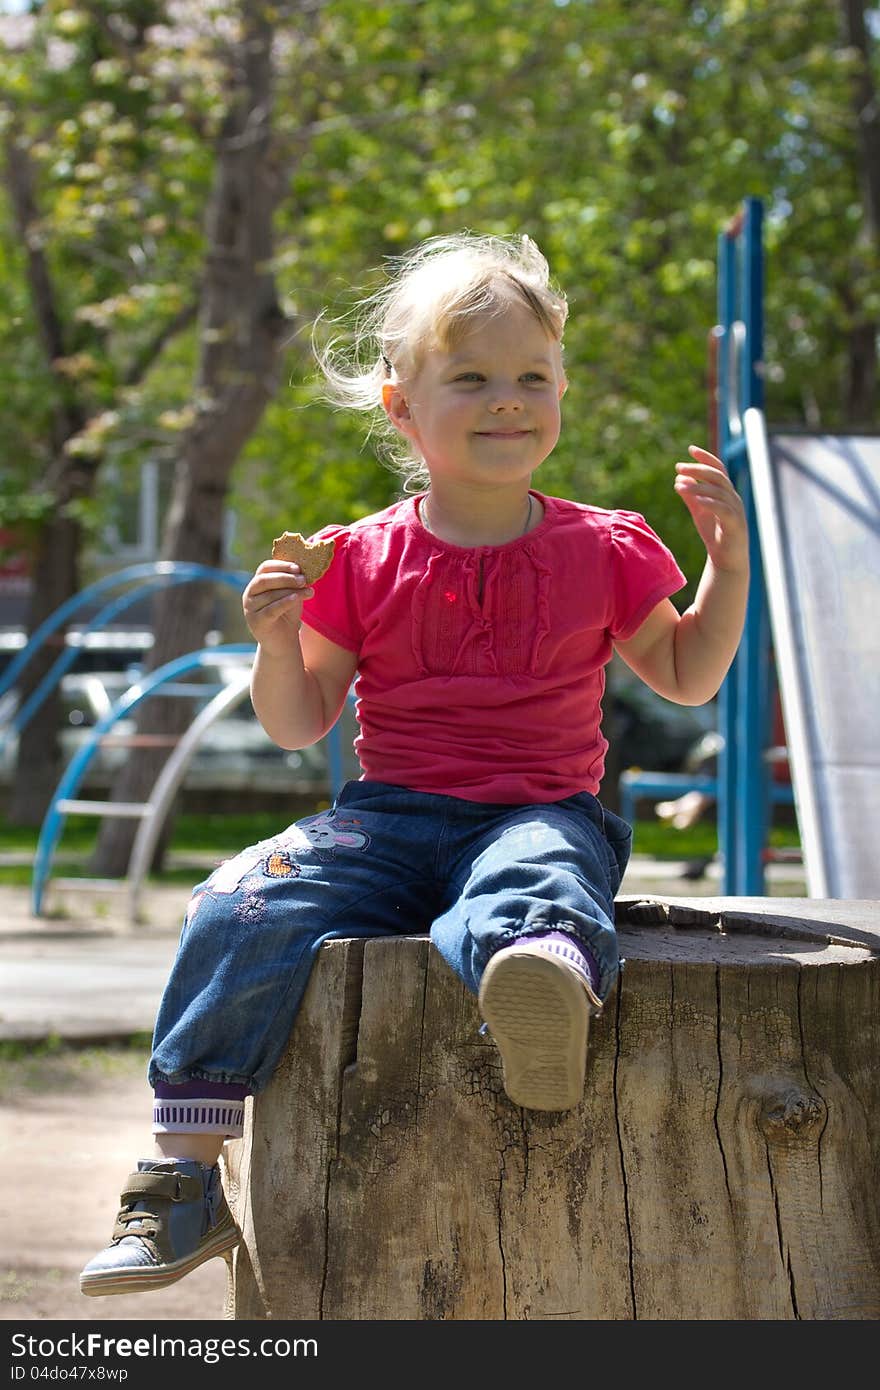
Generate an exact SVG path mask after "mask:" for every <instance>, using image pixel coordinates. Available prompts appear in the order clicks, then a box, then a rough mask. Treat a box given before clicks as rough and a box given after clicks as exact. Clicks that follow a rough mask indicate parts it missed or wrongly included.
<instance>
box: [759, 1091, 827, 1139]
mask: <svg viewBox="0 0 880 1390" xmlns="http://www.w3.org/2000/svg"><path fill="white" fill-rule="evenodd" d="M827 1113H828V1112H827V1108H826V1105H825V1102H824V1101H823V1099H822V1097H821V1096H818V1095H816V1093H815V1092H814V1091H802V1090H800V1089H799V1088H793V1089H792V1090H790V1091H786V1092H784V1093H783V1094H782V1095H780V1094H779V1093H778V1092H776V1093H775V1094H774V1095H767V1096H765V1097H764V1099H763V1100H762V1102H761V1109H760V1112H759V1116H758V1124H759V1126H760V1129H761V1133H762V1134H763V1135H764V1138H765V1139H767V1140H768V1141H771V1142H775V1143H786V1142H790V1141H791V1140H796V1141H798V1142H801V1143H802V1142H804V1141H805V1140H808V1139H812V1137H813V1136H814V1135H815V1134H816V1132H817V1131H818V1130H821V1128H822V1127H823V1126H824V1124H825V1120H826V1117H827Z"/></svg>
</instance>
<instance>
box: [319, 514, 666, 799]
mask: <svg viewBox="0 0 880 1390" xmlns="http://www.w3.org/2000/svg"><path fill="white" fill-rule="evenodd" d="M533 495H534V496H535V497H536V498H537V499H538V500H539V501H540V502H542V503H543V506H544V516H543V519H542V520H541V522H540V524H539V525H538V526H536V527H535V529H534V530H532V531H530V532H529V533H528V535H525V536H521V537H520V538H519V539H518V540H513V541H509V542H508V543H507V544H506V545H498V546H475V547H473V548H467V547H462V546H456V545H450V544H448V543H447V542H445V541H442V540H440V539H439V538H438V537H437V536H434V535H433V534H432V533H431V532H429V531H428V530H427V529H426V528H425V527H424V526H423V525H422V523H421V520H420V518H419V503H420V501H421V497H420V496H419V497H412V498H407V499H406V500H404V501H401V502H396V503H394V504H393V505H392V506H390V507H388V508H386V509H385V510H384V511H381V512H377V513H376V514H375V515H373V516H368V517H365V518H363V520H361V521H356V522H354V523H353V524H352V525H350V526H327V527H325V528H324V529H323V530H321V531H319V532H318V533H317V536H315V537H314V538H313V539H319V540H325V539H328V538H332V539H333V541H334V543H335V553H334V556H333V562H332V564H331V566H330V569H329V570H328V571H327V573H326V574H325V576H324V577H323V579H320V580H319V581H318V582H317V584H316V586H315V595H314V597H313V598H312V599H310V600H308V601H307V602H306V603H305V604H304V605H303V619H304V621H305V622H306V623H308V624H309V626H311V627H313V628H314V629H315V630H316V631H317V632H319V633H321V634H322V635H323V636H324V637H327V638H329V640H330V641H332V642H336V643H338V645H339V646H341V647H344V648H345V649H346V650H347V651H350V652H353V653H355V655H356V657H357V663H358V673H357V679H356V682H355V695H356V700H357V706H356V708H357V718H358V724H359V734H358V737H357V738H356V740H355V750H356V752H357V755H358V758H359V760H360V764H361V768H362V771H363V776H364V777H366V778H370V779H375V780H377V781H382V782H391V783H393V784H395V785H398V786H405V787H410V788H412V789H413V790H416V791H425V792H439V793H442V794H445V795H448V796H458V797H463V798H466V799H467V800H470V801H481V802H496V803H504V804H517V805H519V804H532V803H537V802H547V801H558V800H561V799H562V798H563V797H566V796H571V795H573V794H575V793H576V792H580V791H589V792H593V793H595V792H597V791H598V790H599V784H600V782H601V779H602V773H603V771H604V766H605V750H606V748H607V747H608V744H607V741H606V739H605V738H604V736H603V734H602V731H601V719H602V696H603V693H604V689H605V666H606V665H607V663H608V661H609V659H610V657H611V653H612V643H613V641H614V640H625V639H626V638H628V637H632V636H633V634H634V633H635V632H636V631H637V630H638V628H639V627H640V626H641V624H642V622H643V621H644V619H645V618H646V617H647V616H648V614H649V613H650V612H651V610H652V609H653V608H654V607H655V606H656V605H657V604H658V603H659V602H660V601H661V600H662V599H664V598H667V597H668V596H669V595H670V594H673V593H675V592H676V591H677V590H678V589H680V588H681V587H682V586H683V584H684V583H685V577H684V575H683V574H682V571H681V570H680V569H679V567H678V565H677V564H676V561H675V559H674V557H673V555H672V554H671V552H670V551H669V550H668V549H667V547H666V546H665V545H664V544H663V542H662V541H661V540H660V539H659V537H658V536H657V535H656V533H655V532H654V531H653V530H652V529H651V527H650V526H649V525H648V524H647V522H646V521H645V519H644V517H642V516H640V515H639V514H638V513H637V512H629V511H607V510H605V509H603V508H601V507H590V506H585V505H583V504H582V503H578V502H569V501H565V500H563V499H561V498H556V497H546V496H544V495H543V494H542V493H539V492H535V493H534V494H533Z"/></svg>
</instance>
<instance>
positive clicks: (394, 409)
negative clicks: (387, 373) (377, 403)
mask: <svg viewBox="0 0 880 1390" xmlns="http://www.w3.org/2000/svg"><path fill="white" fill-rule="evenodd" d="M382 407H383V409H384V411H385V414H386V415H387V416H388V419H389V420H390V421H391V423H392V425H394V427H395V429H398V430H400V432H401V433H402V434H407V433H408V428H407V427H408V426H409V425H410V423H411V421H412V415H411V413H410V408H409V406H408V405H407V401H406V396H405V395H404V394H403V391H402V389H401V385H400V382H399V381H383V383H382Z"/></svg>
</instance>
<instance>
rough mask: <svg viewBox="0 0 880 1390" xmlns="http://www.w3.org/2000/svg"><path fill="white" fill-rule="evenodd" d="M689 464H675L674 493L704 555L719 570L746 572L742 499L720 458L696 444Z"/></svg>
mask: <svg viewBox="0 0 880 1390" xmlns="http://www.w3.org/2000/svg"><path fill="white" fill-rule="evenodd" d="M688 453H689V454H690V456H691V458H690V461H689V462H686V463H684V462H682V463H677V464H676V465H675V472H676V479H675V490H676V492H677V493H678V495H679V497H680V498H681V499H682V501H683V502H684V504H685V506H686V507H687V509H688V511H689V512H690V514H691V520H692V521H693V523H694V525H695V526H696V528H697V531H698V532H699V534H700V539H701V540H702V542H703V544H704V546H705V547H706V553H707V555H708V556H709V559H710V560H711V561H712V564H713V565H714V566H715V568H716V569H719V570H745V569H747V568H748V563H749V541H748V527H747V525H746V515H745V508H744V507H743V504H742V499H741V497H740V495H739V493H738V492H737V490H736V488H735V487H734V486H733V483H732V482H731V481H730V477H729V475H728V472H727V469H726V468H725V467H724V464H723V463H722V462H721V460H720V459H719V458H716V457H715V455H714V454H710V452H709V450H708V449H701V448H699V446H698V445H696V444H691V445H689V447H688Z"/></svg>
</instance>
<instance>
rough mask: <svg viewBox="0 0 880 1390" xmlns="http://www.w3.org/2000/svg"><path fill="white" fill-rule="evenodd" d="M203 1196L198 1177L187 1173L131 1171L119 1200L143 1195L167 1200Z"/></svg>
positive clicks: (134, 1200) (132, 1198)
mask: <svg viewBox="0 0 880 1390" xmlns="http://www.w3.org/2000/svg"><path fill="white" fill-rule="evenodd" d="M202 1196H204V1192H203V1189H202V1184H201V1182H200V1180H199V1179H198V1178H194V1177H192V1176H191V1175H190V1174H188V1173H151V1172H146V1173H132V1174H131V1175H130V1176H129V1177H128V1178H126V1181H125V1189H124V1191H123V1192H122V1195H121V1197H120V1201H121V1202H123V1203H126V1202H137V1201H141V1200H143V1198H145V1197H164V1198H165V1199H166V1200H167V1201H169V1202H195V1201H198V1200H199V1198H200V1197H202Z"/></svg>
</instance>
